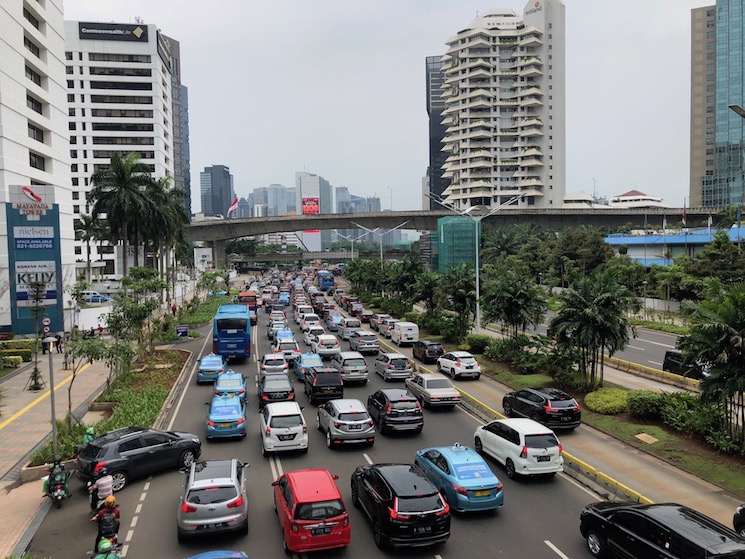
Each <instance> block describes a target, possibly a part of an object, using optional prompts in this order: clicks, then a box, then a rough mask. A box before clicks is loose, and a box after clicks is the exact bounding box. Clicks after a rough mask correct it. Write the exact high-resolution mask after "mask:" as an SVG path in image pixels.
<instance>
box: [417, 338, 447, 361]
mask: <svg viewBox="0 0 745 559" xmlns="http://www.w3.org/2000/svg"><path fill="white" fill-rule="evenodd" d="M411 353H412V355H413V356H414V359H419V361H421V362H422V363H437V359H438V358H439V357H441V356H443V355H445V350H444V349H443V347H442V344H441V343H440V342H435V341H432V340H419V341H418V342H416V343H415V344H414V347H413V348H412V350H411Z"/></svg>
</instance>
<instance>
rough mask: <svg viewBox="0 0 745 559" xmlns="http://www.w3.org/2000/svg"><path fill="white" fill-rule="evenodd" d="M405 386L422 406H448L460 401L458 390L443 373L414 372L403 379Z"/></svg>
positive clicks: (453, 405)
mask: <svg viewBox="0 0 745 559" xmlns="http://www.w3.org/2000/svg"><path fill="white" fill-rule="evenodd" d="M405 384H406V388H407V389H408V390H409V392H411V393H412V394H413V395H414V396H416V398H417V400H419V402H420V403H421V404H422V405H423V406H425V407H426V406H431V407H450V408H453V407H455V406H457V405H458V404H459V403H460V392H458V391H457V390H456V388H455V387H454V386H453V383H452V382H450V379H449V378H447V377H446V376H445V375H443V374H440V373H431V374H429V373H428V374H424V373H414V374H412V375H411V376H410V377H409V378H407V379H406V381H405Z"/></svg>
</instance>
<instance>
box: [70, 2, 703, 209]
mask: <svg viewBox="0 0 745 559" xmlns="http://www.w3.org/2000/svg"><path fill="white" fill-rule="evenodd" d="M565 3H566V5H567V7H566V23H567V29H566V35H567V39H566V44H567V49H566V56H567V61H566V62H567V76H566V87H567V91H566V96H567V103H566V108H567V120H566V122H567V135H566V141H567V177H566V179H567V188H566V189H567V192H577V191H584V192H590V193H591V192H592V191H593V187H595V188H596V190H597V192H598V194H602V195H608V196H612V195H616V194H620V193H622V192H625V191H627V190H630V189H631V188H637V189H639V190H642V191H644V192H646V193H648V194H653V195H657V196H661V197H662V198H663V199H664V200H665V202H666V203H668V204H669V205H671V206H677V207H680V206H682V205H683V198H684V197H685V196H688V184H689V183H688V169H689V166H688V161H689V114H690V28H691V8H695V7H700V6H706V5H713V4H714V3H715V2H714V0H711V1H708V2H707V1H706V0H623V1H619V0H565ZM524 6H525V2H522V1H515V0H494V1H484V0H416V1H414V0H354V1H349V0H270V1H265V0H212V1H208V2H205V1H204V0H65V1H64V7H65V19H68V20H81V21H114V22H120V23H130V22H133V21H134V18H135V17H137V16H139V17H141V18H142V19H143V20H144V21H145V23H152V24H156V25H157V26H158V27H159V28H160V29H161V30H162V31H163V32H164V33H165V34H166V35H168V36H170V37H172V38H174V39H176V40H178V41H180V42H181V55H182V63H181V64H182V74H183V77H182V80H183V83H184V84H185V85H187V86H188V88H189V115H190V134H191V171H192V172H191V175H192V197H193V208H192V211H198V209H199V172H200V171H201V170H203V168H204V167H205V166H209V165H212V164H223V165H227V166H229V167H230V170H231V172H232V173H233V176H234V177H235V190H236V193H237V194H238V195H239V196H247V195H248V193H249V192H250V191H251V190H253V189H254V188H256V187H260V186H267V185H269V184H272V183H279V184H284V185H285V186H293V184H294V180H295V179H294V176H295V171H302V170H307V171H309V172H311V173H317V174H319V175H321V176H323V177H324V178H326V179H327V180H329V181H330V182H331V184H332V185H333V186H347V187H348V188H349V189H350V191H351V192H352V193H353V194H357V195H360V196H370V195H373V194H378V195H379V196H380V198H381V202H382V205H383V208H384V209H388V208H389V207H390V205H391V196H390V190H389V188H388V187H391V188H393V195H394V198H393V206H394V208H395V209H418V208H419V207H421V195H420V191H421V180H422V176H423V175H424V174H425V171H426V168H427V163H428V153H427V149H428V148H427V146H428V143H427V142H428V132H427V114H426V106H425V100H426V99H425V57H426V56H432V55H441V54H442V53H444V51H445V50H446V47H445V45H444V43H445V41H446V40H447V39H448V38H449V37H451V36H452V35H454V34H455V33H456V32H457V31H458V30H460V29H463V28H464V27H466V26H467V25H468V24H469V23H470V22H471V20H472V19H473V17H474V15H475V14H476V12H477V11H482V12H483V11H485V10H488V9H491V8H503V7H509V8H512V9H514V10H515V11H516V12H518V13H522V10H523V8H524ZM594 185H595V186H594Z"/></svg>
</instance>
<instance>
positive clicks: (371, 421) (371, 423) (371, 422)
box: [367, 419, 375, 425]
mask: <svg viewBox="0 0 745 559" xmlns="http://www.w3.org/2000/svg"><path fill="white" fill-rule="evenodd" d="M367 423H368V424H370V425H375V422H374V421H373V420H372V419H368V420H367Z"/></svg>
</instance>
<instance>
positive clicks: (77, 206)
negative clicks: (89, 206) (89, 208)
mask: <svg viewBox="0 0 745 559" xmlns="http://www.w3.org/2000/svg"><path fill="white" fill-rule="evenodd" d="M72 213H74V214H79V213H80V206H79V205H77V204H74V205H73V207H72Z"/></svg>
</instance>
